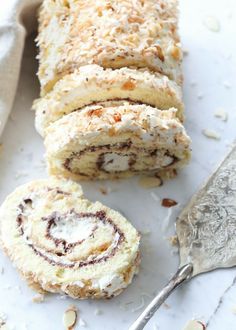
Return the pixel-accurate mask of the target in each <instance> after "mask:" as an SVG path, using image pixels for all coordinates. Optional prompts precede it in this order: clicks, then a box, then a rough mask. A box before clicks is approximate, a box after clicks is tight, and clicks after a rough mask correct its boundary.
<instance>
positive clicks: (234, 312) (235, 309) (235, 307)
mask: <svg viewBox="0 0 236 330" xmlns="http://www.w3.org/2000/svg"><path fill="white" fill-rule="evenodd" d="M231 312H232V313H233V314H235V315H236V305H235V306H233V307H232V308H231Z"/></svg>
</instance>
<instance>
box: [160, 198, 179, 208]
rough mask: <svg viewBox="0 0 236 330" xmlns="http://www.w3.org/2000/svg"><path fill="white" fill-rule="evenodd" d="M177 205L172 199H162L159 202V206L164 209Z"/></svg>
mask: <svg viewBox="0 0 236 330" xmlns="http://www.w3.org/2000/svg"><path fill="white" fill-rule="evenodd" d="M177 204H178V203H177V202H176V201H175V200H174V199H171V198H163V199H162V201H161V205H162V206H164V207H172V206H175V205H177Z"/></svg>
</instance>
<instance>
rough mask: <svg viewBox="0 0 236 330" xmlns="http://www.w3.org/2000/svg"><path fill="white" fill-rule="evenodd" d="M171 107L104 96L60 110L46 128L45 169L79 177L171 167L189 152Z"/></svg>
mask: <svg viewBox="0 0 236 330" xmlns="http://www.w3.org/2000/svg"><path fill="white" fill-rule="evenodd" d="M176 112H177V110H176V109H174V108H172V109H169V110H166V111H162V110H158V109H156V108H153V107H150V106H147V105H144V104H142V105H138V104H132V103H129V102H127V101H123V102H122V101H110V102H105V103H101V104H96V105H91V106H88V107H85V108H84V109H82V110H80V111H74V112H72V113H70V114H68V115H65V116H63V117H62V118H61V119H59V120H57V121H55V122H54V123H53V124H51V125H50V126H49V127H48V129H47V130H46V137H45V146H46V160H47V164H48V169H49V173H50V174H53V175H62V176H64V177H67V178H71V179H75V180H81V179H109V178H110V179H115V178H122V177H127V176H130V175H133V174H135V173H140V172H148V171H155V173H158V171H159V172H160V173H164V172H166V173H168V172H169V171H173V170H176V169H178V168H180V167H182V166H183V165H184V164H186V163H187V162H188V161H189V158H190V139H189V137H188V136H187V134H186V132H185V129H184V127H183V125H182V124H181V122H180V121H179V119H178V118H177V117H176Z"/></svg>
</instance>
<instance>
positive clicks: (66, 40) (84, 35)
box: [37, 0, 182, 95]
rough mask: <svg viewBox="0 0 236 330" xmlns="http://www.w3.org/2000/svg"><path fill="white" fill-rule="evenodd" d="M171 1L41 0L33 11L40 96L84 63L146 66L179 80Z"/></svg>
mask: <svg viewBox="0 0 236 330" xmlns="http://www.w3.org/2000/svg"><path fill="white" fill-rule="evenodd" d="M177 6H178V1H177V0H134V1H131V0H112V1H109V0H99V1H94V0H87V1H81V0H44V1H43V3H42V6H41V9H40V11H39V34H38V37H37V44H38V46H39V55H38V58H39V64H40V65H39V72H38V76H39V80H40V83H41V87H42V95H45V94H46V93H47V92H49V91H50V90H51V89H52V88H53V86H54V84H55V83H56V82H57V81H58V80H60V79H61V78H62V77H64V76H65V75H67V74H69V73H72V72H74V71H75V69H78V68H79V67H81V66H84V65H87V64H98V65H100V66H102V67H104V68H112V69H117V68H121V67H137V68H140V67H141V68H143V67H144V68H148V69H149V70H150V71H154V72H159V73H161V74H162V75H165V76H167V77H169V78H170V79H171V80H174V81H176V82H177V83H178V84H181V83H182V74H181V61H182V51H181V45H180V39H179V35H178V10H177Z"/></svg>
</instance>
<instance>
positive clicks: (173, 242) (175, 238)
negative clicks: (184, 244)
mask: <svg viewBox="0 0 236 330" xmlns="http://www.w3.org/2000/svg"><path fill="white" fill-rule="evenodd" d="M167 239H168V241H169V242H170V244H171V245H172V246H178V245H179V241H178V236H177V235H173V236H170V237H167Z"/></svg>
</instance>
